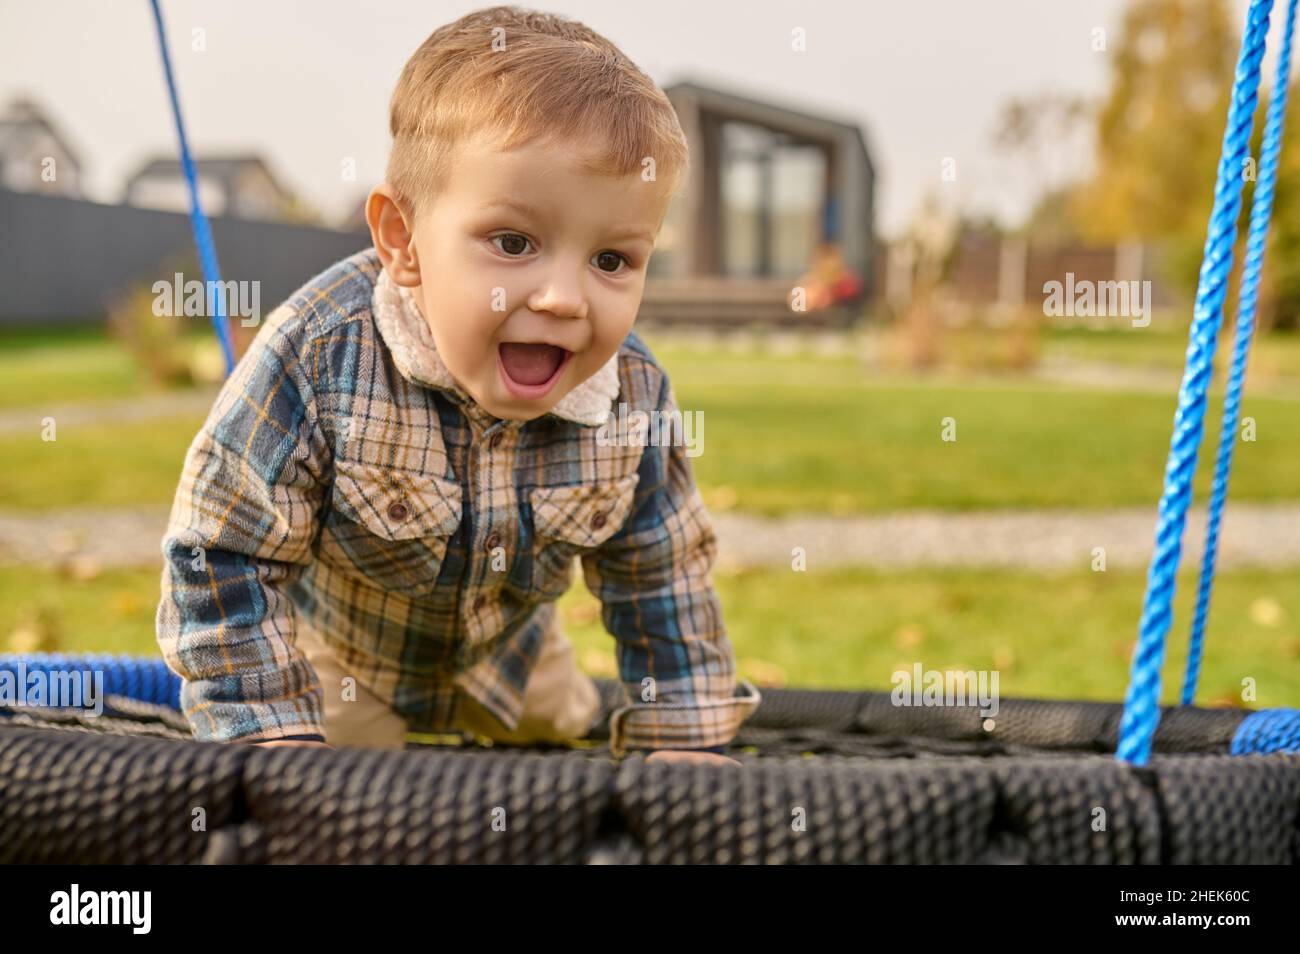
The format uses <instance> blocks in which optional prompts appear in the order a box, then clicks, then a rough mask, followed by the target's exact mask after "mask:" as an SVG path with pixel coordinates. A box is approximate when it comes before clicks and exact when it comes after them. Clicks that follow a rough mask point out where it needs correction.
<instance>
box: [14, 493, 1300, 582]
mask: <svg viewBox="0 0 1300 954" xmlns="http://www.w3.org/2000/svg"><path fill="white" fill-rule="evenodd" d="M712 517H713V522H714V526H715V528H716V530H717V533H718V540H719V562H718V566H719V569H723V570H730V569H741V568H745V567H753V566H780V567H789V566H790V565H791V561H792V559H793V558H794V557H793V555H792V554H793V550H794V548H795V547H803V548H804V553H805V566H806V567H807V569H808V570H809V571H815V570H816V569H818V568H821V567H834V566H863V567H877V568H885V569H906V568H910V567H1009V568H1024V569H1043V570H1057V569H1070V568H1079V569H1084V568H1087V567H1089V566H1091V564H1092V561H1093V559H1094V553H1093V550H1094V548H1096V547H1103V548H1104V549H1105V560H1106V568H1107V569H1132V568H1145V567H1146V565H1147V561H1148V559H1149V556H1150V552H1151V544H1152V540H1153V538H1154V534H1155V508H1154V507H1151V508H1145V507H1144V508H1133V509H1123V510H1102V511H1081V510H1055V511H1048V510H1040V511H984V512H978V513H943V512H923V511H914V512H898V513H887V514H881V515H879V516H868V517H841V516H829V515H810V514H805V515H797V516H790V517H783V518H777V519H766V518H762V517H755V516H751V515H747V514H738V513H727V512H714V513H713V514H712ZM166 523H167V511H166V509H165V508H140V509H120V510H91V509H78V510H57V511H51V512H48V513H44V514H32V513H18V512H12V511H11V512H5V511H0V563H10V564H12V563H40V564H50V563H68V562H69V561H73V562H76V561H81V563H82V564H83V565H86V566H92V567H96V566H98V567H110V566H142V567H148V566H156V565H158V563H159V561H160V559H161V555H160V552H159V545H160V541H161V538H162V533H163V530H164V528H165V527H166ZM1204 528H1205V520H1204V513H1203V512H1201V511H1194V512H1193V514H1192V519H1191V520H1190V521H1189V526H1188V535H1187V537H1186V538H1185V539H1184V544H1183V554H1184V560H1185V561H1186V562H1187V563H1188V564H1190V565H1195V564H1197V563H1199V561H1200V550H1201V541H1202V540H1203V538H1204V533H1205V529H1204ZM1220 566H1221V567H1223V568H1225V569H1230V568H1233V567H1251V566H1261V567H1284V566H1300V504H1296V503H1288V504H1248V503H1238V504H1229V507H1228V513H1227V517H1226V519H1225V521H1224V526H1223V537H1222V542H1221V548H1220Z"/></svg>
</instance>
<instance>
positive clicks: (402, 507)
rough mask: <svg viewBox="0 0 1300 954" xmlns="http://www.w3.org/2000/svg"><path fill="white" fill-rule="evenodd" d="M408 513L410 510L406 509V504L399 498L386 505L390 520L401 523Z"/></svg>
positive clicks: (409, 513)
mask: <svg viewBox="0 0 1300 954" xmlns="http://www.w3.org/2000/svg"><path fill="white" fill-rule="evenodd" d="M410 515H411V511H410V510H408V509H407V507H406V504H404V503H402V502H401V501H400V500H397V501H394V502H393V503H390V504H389V505H388V518H389V519H390V520H396V521H397V522H398V523H401V522H402V521H403V520H405V519H406V518H407V517H409V516H410Z"/></svg>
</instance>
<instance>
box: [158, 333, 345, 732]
mask: <svg viewBox="0 0 1300 954" xmlns="http://www.w3.org/2000/svg"><path fill="white" fill-rule="evenodd" d="M296 321H297V319H295V318H294V316H293V314H292V312H291V311H290V310H289V309H288V308H284V307H282V308H280V309H277V310H276V311H275V312H273V313H272V314H271V315H269V316H267V320H266V322H265V324H264V326H263V327H262V329H261V330H260V331H259V333H258V335H257V336H256V337H255V338H254V341H253V343H252V345H251V347H250V349H249V351H248V353H247V354H246V355H244V357H243V359H242V360H241V361H240V362H239V364H238V366H237V367H236V369H235V371H234V373H233V374H232V375H231V376H230V378H228V379H227V381H226V383H225V385H224V386H223V387H222V389H221V391H220V393H219V394H218V396H217V399H216V402H215V403H214V405H213V407H212V410H211V412H210V413H209V415H208V418H207V420H206V422H205V423H204V425H203V428H202V429H201V430H200V432H199V434H198V435H197V436H196V437H195V439H194V442H193V443H192V444H191V445H190V449H189V452H188V454H187V455H186V458H185V466H184V471H183V473H182V476H181V481H180V485H179V487H178V488H177V491H176V497H175V500H174V502H173V504H172V510H171V515H170V518H169V520H168V527H167V532H166V535H165V536H164V538H163V541H162V551H163V573H162V597H161V601H160V603H159V606H158V614H157V638H158V644H159V647H160V649H161V650H162V654H163V658H164V659H165V660H166V662H167V665H168V666H169V667H170V668H171V669H172V670H173V671H174V672H175V673H176V674H177V675H179V676H180V677H181V678H182V680H183V682H182V686H181V708H182V709H183V710H184V712H185V716H186V718H187V719H188V720H189V722H190V725H191V727H192V729H193V731H194V735H195V737H196V738H198V739H201V740H204V741H218V742H229V741H237V740H238V741H258V740H269V739H283V738H295V737H302V736H308V737H316V738H323V737H324V732H323V728H322V724H321V723H322V716H321V711H322V698H323V696H322V692H321V688H320V684H319V682H318V680H317V677H316V673H315V671H314V670H313V669H312V667H311V664H310V663H309V662H308V661H307V659H306V656H305V655H304V654H303V653H302V652H301V651H300V650H299V649H298V648H297V647H296V645H295V639H294V616H293V610H292V607H291V605H290V603H289V601H288V600H287V599H286V597H285V592H284V591H285V587H286V586H287V585H289V584H290V583H292V582H293V581H294V580H295V579H297V578H298V576H300V575H301V573H302V569H303V567H304V566H305V565H306V563H307V562H309V561H310V559H311V556H312V550H313V543H314V540H315V536H316V531H317V524H318V517H317V514H318V510H319V506H320V503H321V499H322V487H323V486H324V484H325V480H324V477H323V474H324V469H325V462H326V461H327V460H328V459H329V454H328V449H327V445H326V443H325V440H324V438H323V436H322V435H321V433H320V430H319V427H318V425H317V419H316V413H315V408H314V403H313V393H312V390H311V387H310V384H309V380H308V375H307V373H306V369H305V368H304V367H303V365H302V355H301V354H299V353H298V350H297V346H296V343H295V340H294V336H293V335H292V334H288V333H286V330H285V329H286V326H288V325H292V324H296Z"/></svg>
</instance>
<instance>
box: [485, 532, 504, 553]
mask: <svg viewBox="0 0 1300 954" xmlns="http://www.w3.org/2000/svg"><path fill="white" fill-rule="evenodd" d="M500 543H501V534H499V533H497V532H496V531H495V530H493V531H492V532H491V533H489V534H488V538H487V539H486V540H485V541H483V546H484V547H485V548H486V549H488V550H495V549H496V548H497V545H498V544H500Z"/></svg>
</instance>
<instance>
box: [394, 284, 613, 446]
mask: <svg viewBox="0 0 1300 954" xmlns="http://www.w3.org/2000/svg"><path fill="white" fill-rule="evenodd" d="M371 311H372V313H373V314H374V317H375V324H376V325H377V326H378V328H379V333H380V335H381V336H382V337H383V339H384V343H385V344H387V345H388V350H389V351H390V352H392V355H393V363H394V364H396V365H397V370H398V371H400V372H401V373H402V375H403V376H404V377H406V378H407V379H409V380H411V381H415V382H416V383H418V384H423V385H425V386H426V387H432V388H441V389H443V390H445V391H452V392H453V393H455V394H457V395H459V396H460V397H461V398H462V399H463V400H464V401H466V402H467V403H471V404H472V403H474V399H473V398H472V397H470V396H469V395H468V394H466V393H465V392H464V391H463V390H461V387H460V385H458V384H457V383H456V379H455V378H453V377H452V375H451V372H450V371H448V370H447V366H446V365H445V364H444V363H443V360H442V357H441V355H439V354H438V349H437V348H436V347H435V346H434V343H433V335H432V334H431V333H430V331H429V326H428V325H427V324H426V323H425V321H424V318H423V316H422V315H421V314H420V311H419V308H418V306H417V305H416V304H415V301H414V299H413V298H412V297H411V293H410V291H409V290H408V289H406V288H404V287H402V286H401V285H398V284H397V283H396V282H394V281H393V280H392V279H391V278H389V277H388V272H387V270H385V269H380V272H379V280H378V281H377V282H375V293H374V297H373V300H372V304H371ZM618 392H619V383H618V353H617V352H615V353H614V354H613V355H612V356H611V357H610V359H609V360H608V361H606V362H605V364H604V366H603V367H601V369H600V370H599V371H597V372H596V373H595V374H593V375H592V376H591V377H590V378H588V379H587V380H586V381H583V382H582V383H581V384H579V385H578V386H577V387H576V388H574V389H573V390H572V391H570V392H569V393H568V394H566V395H565V396H564V397H562V398H561V399H560V401H559V403H557V404H556V405H555V407H553V408H551V410H550V411H548V412H547V413H549V414H554V415H555V416H556V417H562V418H564V419H565V420H567V421H574V422H575V423H578V424H583V425H585V426H587V427H596V426H598V425H601V424H605V423H607V422H608V420H609V413H610V406H611V405H612V404H613V402H614V399H615V398H616V397H618Z"/></svg>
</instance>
